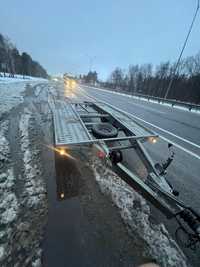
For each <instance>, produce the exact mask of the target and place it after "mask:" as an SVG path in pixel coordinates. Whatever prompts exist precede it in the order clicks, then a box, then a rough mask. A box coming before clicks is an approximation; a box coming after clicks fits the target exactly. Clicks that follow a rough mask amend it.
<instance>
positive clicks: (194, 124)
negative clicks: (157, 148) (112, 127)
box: [84, 87, 200, 158]
mask: <svg viewBox="0 0 200 267" xmlns="http://www.w3.org/2000/svg"><path fill="white" fill-rule="evenodd" d="M84 90H85V91H86V92H87V93H89V94H90V95H91V96H93V97H97V98H98V99H100V100H103V101H106V102H108V103H109V104H112V105H114V106H116V107H118V108H120V109H122V110H124V111H126V112H128V113H130V114H132V115H133V116H135V117H136V118H137V119H139V121H140V122H142V123H144V122H147V123H146V125H147V126H148V127H149V128H151V129H153V130H154V131H156V132H158V133H159V134H160V135H162V136H164V137H165V138H167V139H170V140H171V141H173V142H175V143H177V144H178V145H179V146H181V147H182V148H183V149H184V148H185V149H187V150H189V151H191V152H192V153H195V154H196V155H197V156H198V157H199V158H200V115H199V114H195V113H192V112H188V111H184V110H179V109H175V108H172V107H168V106H164V105H160V104H156V103H152V102H146V101H142V100H139V99H133V98H129V97H126V96H122V95H118V94H113V93H110V92H109V91H108V92H105V91H102V90H98V89H94V88H89V87H84ZM192 153H191V154H192Z"/></svg>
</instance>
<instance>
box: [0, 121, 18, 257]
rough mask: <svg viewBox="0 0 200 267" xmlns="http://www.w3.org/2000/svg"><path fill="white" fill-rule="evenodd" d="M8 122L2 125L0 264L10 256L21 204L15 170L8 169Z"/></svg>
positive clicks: (0, 156) (0, 127)
mask: <svg viewBox="0 0 200 267" xmlns="http://www.w3.org/2000/svg"><path fill="white" fill-rule="evenodd" d="M7 131H8V121H4V122H3V123H1V124H0V211H1V217H0V240H1V243H0V262H1V261H3V259H4V258H5V257H6V256H7V255H8V253H9V250H8V241H9V240H10V238H11V235H12V230H11V226H12V223H14V222H15V221H16V219H17V215H18V212H19V204H18V201H17V198H16V195H15V193H14V184H15V177H14V174H13V168H12V167H9V168H7V169H6V167H7V166H6V165H7V164H8V163H9V155H10V149H9V143H8V140H7V139H6V133H7Z"/></svg>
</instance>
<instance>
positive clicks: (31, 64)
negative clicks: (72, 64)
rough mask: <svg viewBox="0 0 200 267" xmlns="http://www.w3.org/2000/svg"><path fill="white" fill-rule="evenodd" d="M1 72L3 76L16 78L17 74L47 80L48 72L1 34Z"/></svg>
mask: <svg viewBox="0 0 200 267" xmlns="http://www.w3.org/2000/svg"><path fill="white" fill-rule="evenodd" d="M0 72H1V73H3V74H1V75H4V76H5V75H6V73H9V76H11V77H14V75H15V74H21V75H24V76H34V77H43V78H47V77H48V74H47V72H46V70H45V69H44V68H43V67H42V66H41V65H40V64H39V63H38V62H37V61H34V60H33V59H32V58H31V56H30V55H29V54H28V53H26V52H23V53H21V54H20V52H19V51H18V49H17V48H16V47H15V46H14V45H13V43H12V42H11V41H10V40H9V39H8V38H6V37H4V36H3V35H2V34H0Z"/></svg>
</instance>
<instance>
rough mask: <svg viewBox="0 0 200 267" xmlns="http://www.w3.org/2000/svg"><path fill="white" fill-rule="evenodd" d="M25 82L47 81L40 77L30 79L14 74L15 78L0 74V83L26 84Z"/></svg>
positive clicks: (30, 77) (29, 77)
mask: <svg viewBox="0 0 200 267" xmlns="http://www.w3.org/2000/svg"><path fill="white" fill-rule="evenodd" d="M27 81H41V82H42V81H47V79H44V78H41V77H32V76H24V77H23V75H19V74H16V75H15V77H14V78H13V77H9V74H8V73H6V77H4V74H3V73H2V72H0V83H16V82H27Z"/></svg>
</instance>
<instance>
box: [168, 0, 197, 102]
mask: <svg viewBox="0 0 200 267" xmlns="http://www.w3.org/2000/svg"><path fill="white" fill-rule="evenodd" d="M199 1H200V0H197V8H196V11H195V14H194V17H193V19H192V23H191V25H190V28H189V31H188V34H187V36H186V39H185V42H184V44H183V47H182V50H181V53H180V55H179V58H178V60H177V63H176V65H175V68H174V71H173V74H172V78H171V80H170V82H169V85H168V87H167V91H166V93H165V96H164V98H165V99H166V98H167V97H168V94H169V91H170V89H171V87H172V83H173V81H174V77H175V75H176V72H177V69H178V66H179V64H180V61H181V58H182V55H183V52H184V50H185V47H186V44H187V42H188V39H189V36H190V34H191V31H192V28H193V25H194V22H195V20H196V17H197V14H198V11H199V7H200V5H199Z"/></svg>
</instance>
